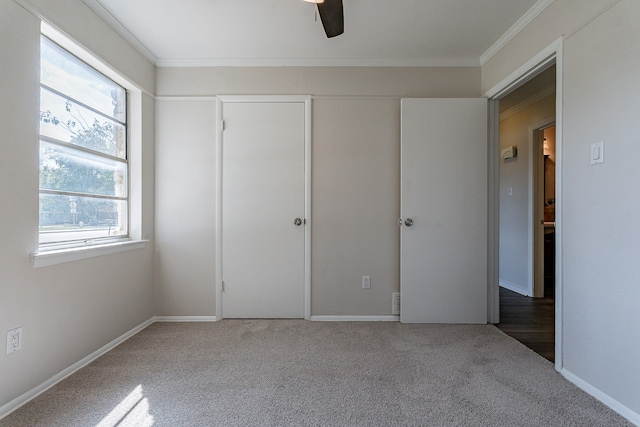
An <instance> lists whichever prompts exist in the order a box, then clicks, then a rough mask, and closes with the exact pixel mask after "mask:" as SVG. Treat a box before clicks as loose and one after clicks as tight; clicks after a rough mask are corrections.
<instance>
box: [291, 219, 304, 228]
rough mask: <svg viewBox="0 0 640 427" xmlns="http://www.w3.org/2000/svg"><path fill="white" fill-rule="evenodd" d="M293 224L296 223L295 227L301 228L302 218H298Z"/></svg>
mask: <svg viewBox="0 0 640 427" xmlns="http://www.w3.org/2000/svg"><path fill="white" fill-rule="evenodd" d="M293 223H294V224H295V225H298V226H299V225H301V224H302V220H301V219H300V218H296V219H294V220H293Z"/></svg>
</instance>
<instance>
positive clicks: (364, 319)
mask: <svg viewBox="0 0 640 427" xmlns="http://www.w3.org/2000/svg"><path fill="white" fill-rule="evenodd" d="M309 320H311V321H312V322H399V321H400V316H311V318H310V319H309Z"/></svg>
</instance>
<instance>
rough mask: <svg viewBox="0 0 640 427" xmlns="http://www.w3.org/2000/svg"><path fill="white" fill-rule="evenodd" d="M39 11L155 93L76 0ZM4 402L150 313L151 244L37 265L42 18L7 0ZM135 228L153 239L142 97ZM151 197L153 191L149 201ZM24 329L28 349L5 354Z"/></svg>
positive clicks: (0, 226) (3, 28)
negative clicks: (16, 331) (7, 342)
mask: <svg viewBox="0 0 640 427" xmlns="http://www.w3.org/2000/svg"><path fill="white" fill-rule="evenodd" d="M27 3H28V5H29V6H30V7H31V8H33V9H34V10H36V11H37V13H38V14H41V15H42V16H44V17H46V18H48V20H50V21H51V22H52V23H53V24H54V25H56V26H58V27H59V28H60V29H62V30H63V31H66V32H67V33H68V34H69V35H70V36H71V37H73V38H75V39H76V40H78V41H79V42H81V43H83V44H85V46H86V47H87V48H89V49H91V50H92V51H93V52H94V53H96V54H97V55H99V56H101V57H103V58H104V59H106V60H108V61H109V62H110V63H111V64H112V65H113V66H114V67H115V68H116V69H118V70H120V71H122V73H123V74H124V75H126V76H128V77H130V78H131V79H133V80H135V82H136V83H137V84H138V85H140V86H142V87H144V88H147V89H149V90H151V91H152V90H153V89H154V86H155V75H154V68H153V66H152V65H151V64H149V63H148V62H147V61H145V60H144V58H141V57H140V55H139V54H137V53H136V52H135V51H134V50H133V49H132V48H131V47H130V46H129V45H128V44H126V43H125V42H124V40H122V39H121V38H120V37H119V36H118V35H117V34H116V33H115V32H114V31H113V30H111V29H110V28H109V27H107V25H106V24H105V23H104V22H103V21H101V20H100V19H99V18H98V17H97V16H96V15H94V14H93V13H92V12H91V11H90V10H89V9H88V8H86V7H84V5H83V4H82V3H81V2H78V1H63V0H60V1H55V2H53V1H48V0H41V1H29V2H27ZM0 40H2V43H0V64H1V73H2V78H1V79H0V93H1V94H2V95H1V96H0V129H2V132H0V150H1V151H0V152H1V154H2V155H1V156H0V194H1V195H2V202H1V203H0V242H1V245H0V336H1V337H2V341H0V342H2V343H3V344H2V346H1V349H2V350H1V351H0V384H1V386H0V407H2V406H3V405H5V404H7V403H8V402H10V401H11V400H13V399H15V398H16V397H18V396H20V395H21V394H23V393H25V392H27V391H29V390H31V389H32V388H33V387H35V386H37V385H39V384H41V383H42V382H44V381H46V380H48V379H49V378H51V377H53V376H54V375H56V374H58V373H59V372H61V371H62V370H64V369H66V368H68V367H69V366H71V365H72V364H74V363H75V362H77V361H79V360H80V359H82V358H83V357H85V356H87V355H88V354H90V353H92V352H94V351H95V350H97V349H99V348H100V347H102V346H104V345H105V344H107V343H109V342H110V341H112V340H113V339H115V338H117V337H119V336H120V335H122V334H124V333H126V332H127V331H129V330H131V329H132V328H134V327H136V326H138V325H140V324H141V323H143V322H144V321H146V320H148V319H149V318H151V317H152V315H153V304H152V292H153V283H152V274H151V272H152V269H153V251H152V248H151V245H147V247H146V248H145V249H141V250H136V251H131V252H127V253H122V254H115V255H109V256H103V257H98V258H91V259H87V260H82V261H76V262H71V263H65V264H58V265H54V266H49V267H42V268H37V269H34V268H33V267H32V266H31V263H30V260H29V254H30V253H32V252H35V251H36V249H37V232H38V231H37V230H38V169H37V168H38V128H39V122H38V111H39V84H40V76H39V64H40V53H39V49H40V21H39V19H38V18H37V17H36V16H35V15H34V14H33V13H31V12H28V11H27V10H26V9H24V8H23V7H21V6H19V5H18V4H17V3H16V2H14V1H12V0H0ZM142 106H143V112H142V113H143V120H144V122H143V123H142V129H140V131H141V132H143V135H144V137H143V144H142V147H140V148H141V150H140V151H141V155H142V156H143V159H142V166H143V170H138V171H136V172H135V174H136V175H138V182H137V183H136V184H135V185H137V186H138V188H139V191H141V192H142V193H143V197H142V205H141V206H139V207H138V211H139V215H140V216H141V218H140V220H138V221H137V222H138V224H140V223H141V222H142V223H143V224H144V225H143V226H142V228H141V229H139V230H138V231H139V232H140V233H141V235H142V237H143V238H147V239H151V238H152V237H153V167H154V162H153V141H154V100H153V97H150V96H148V95H143V99H142ZM149 196H151V197H149ZM17 327H22V328H23V347H22V350H21V351H19V352H16V353H12V354H10V355H7V354H5V351H4V348H5V347H4V337H5V334H6V331H8V330H10V329H13V328H17Z"/></svg>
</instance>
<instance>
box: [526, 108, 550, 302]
mask: <svg viewBox="0 0 640 427" xmlns="http://www.w3.org/2000/svg"><path fill="white" fill-rule="evenodd" d="M555 123H556V117H555V115H554V116H553V117H547V118H546V119H544V120H542V121H539V122H537V123H534V124H533V125H531V126H529V128H528V132H529V166H528V167H529V177H528V179H529V185H528V186H527V187H528V195H527V197H528V203H529V209H528V211H529V219H528V231H527V236H528V237H527V238H528V253H529V261H528V273H527V274H528V279H527V280H528V296H530V297H534V298H541V297H543V296H544V276H542V277H540V278H538V277H537V276H538V274H541V273H544V268H543V264H544V250H543V249H542V248H543V247H544V244H543V237H542V235H543V233H544V226H543V225H542V223H541V222H540V220H543V219H544V214H543V206H542V204H541V203H540V200H541V199H544V185H543V182H544V167H543V165H544V161H542V160H541V156H542V154H541V153H542V147H541V145H542V132H543V130H544V129H545V128H548V127H552V126H554V125H555ZM536 261H537V262H536Z"/></svg>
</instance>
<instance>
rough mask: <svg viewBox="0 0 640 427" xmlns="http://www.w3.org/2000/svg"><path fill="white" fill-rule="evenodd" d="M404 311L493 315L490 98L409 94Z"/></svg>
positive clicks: (453, 316)
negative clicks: (489, 282) (413, 96)
mask: <svg viewBox="0 0 640 427" xmlns="http://www.w3.org/2000/svg"><path fill="white" fill-rule="evenodd" d="M401 126H402V149H401V151H402V154H401V168H402V172H401V217H402V220H401V221H402V225H401V233H400V236H401V245H400V247H401V257H400V262H401V267H400V269H401V286H400V292H401V316H400V319H401V321H402V322H405V323H486V322H487V147H488V145H487V101H486V99H475V98H474V99H403V100H402V125H401Z"/></svg>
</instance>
